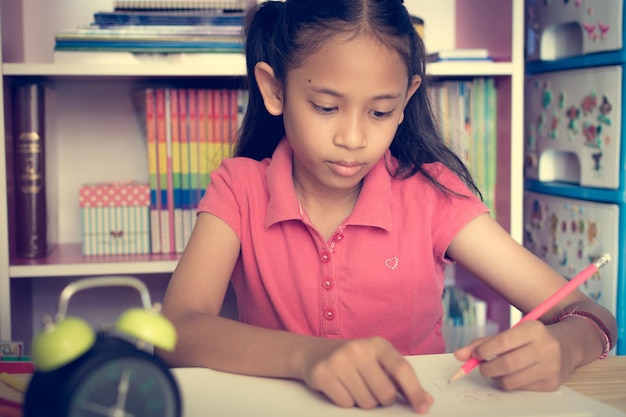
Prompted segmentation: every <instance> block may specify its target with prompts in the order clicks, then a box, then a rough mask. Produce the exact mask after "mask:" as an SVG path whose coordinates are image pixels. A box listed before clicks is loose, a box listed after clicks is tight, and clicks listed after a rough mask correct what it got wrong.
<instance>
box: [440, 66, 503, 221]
mask: <svg viewBox="0 0 626 417" xmlns="http://www.w3.org/2000/svg"><path fill="white" fill-rule="evenodd" d="M430 93H431V94H432V99H433V100H432V102H433V103H434V107H435V109H436V110H437V118H438V120H439V127H440V129H441V131H442V134H443V136H444V139H445V141H446V143H447V145H448V146H449V147H450V148H451V149H452V150H453V151H454V152H455V153H456V154H457V156H458V157H459V158H460V159H461V160H462V161H463V163H464V164H465V166H466V167H467V168H468V169H469V171H470V172H471V173H472V175H473V177H474V181H475V182H476V185H477V186H478V188H479V189H480V191H481V193H482V195H483V199H484V202H485V204H486V205H487V206H488V207H489V209H490V210H491V214H492V215H494V216H495V215H496V207H495V199H496V180H497V172H496V168H497V124H496V123H497V119H496V117H497V91H496V86H495V80H494V78H493V77H477V78H474V79H472V80H448V81H443V82H440V83H438V84H436V85H435V86H434V88H432V89H431V90H430Z"/></svg>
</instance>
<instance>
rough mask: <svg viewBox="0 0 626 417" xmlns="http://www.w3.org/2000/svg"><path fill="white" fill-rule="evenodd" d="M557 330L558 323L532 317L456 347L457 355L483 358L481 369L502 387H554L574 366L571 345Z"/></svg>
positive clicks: (528, 388)
mask: <svg viewBox="0 0 626 417" xmlns="http://www.w3.org/2000/svg"><path fill="white" fill-rule="evenodd" d="M558 331H559V329H558V326H554V325H552V326H546V325H545V324H543V323H542V322H540V321H538V320H529V321H526V322H523V323H520V324H519V325H518V326H515V327H513V328H511V329H508V330H506V331H504V332H502V333H500V334H497V335H495V336H490V337H484V338H480V339H476V340H474V341H472V343H470V344H469V345H467V346H465V347H462V348H459V349H457V350H456V351H455V352H454V356H455V357H456V358H457V359H458V360H460V361H466V360H468V359H469V358H470V357H475V358H477V359H480V360H481V361H482V362H481V363H480V365H479V369H480V373H481V374H482V375H483V376H484V377H486V378H491V379H493V381H494V382H495V383H496V385H497V386H498V387H499V388H501V389H503V390H506V391H510V390H516V389H523V390H529V391H553V390H556V389H557V388H558V387H559V386H560V385H561V383H563V381H565V380H566V379H567V377H568V376H569V375H570V374H571V372H572V371H573V370H574V366H573V365H572V361H571V358H570V357H569V354H568V349H566V348H565V347H564V346H563V345H562V343H561V342H560V340H559V338H558V337H557V336H556V332H558ZM474 372H476V370H474Z"/></svg>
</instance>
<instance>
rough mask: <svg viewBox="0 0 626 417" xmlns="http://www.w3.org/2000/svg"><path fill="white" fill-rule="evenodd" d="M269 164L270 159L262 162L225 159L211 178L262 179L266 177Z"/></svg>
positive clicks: (240, 158) (237, 158)
mask: <svg viewBox="0 0 626 417" xmlns="http://www.w3.org/2000/svg"><path fill="white" fill-rule="evenodd" d="M269 164H270V159H269V158H266V159H264V160H262V161H257V160H256V159H252V158H246V157H231V158H224V159H223V160H222V162H221V164H220V165H219V166H218V167H217V168H216V169H214V170H213V172H212V173H211V176H214V175H216V176H222V177H225V178H241V179H245V180H252V179H254V178H257V177H258V178H262V177H264V176H265V173H266V171H267V168H268V166H269Z"/></svg>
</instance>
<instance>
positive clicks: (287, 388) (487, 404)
mask: <svg viewBox="0 0 626 417" xmlns="http://www.w3.org/2000/svg"><path fill="white" fill-rule="evenodd" d="M407 359H408V360H409V362H411V364H412V365H413V367H414V369H415V370H416V372H417V375H418V377H419V379H420V381H421V383H422V385H423V386H424V387H425V388H426V390H427V391H428V392H429V393H430V394H431V395H432V396H433V397H434V399H435V403H434V404H433V406H432V408H431V410H430V412H429V413H428V416H434V417H436V416H463V417H474V416H476V417H502V416H507V417H548V416H550V417H626V414H624V413H622V412H621V411H619V410H617V409H615V408H613V407H609V406H608V405H605V404H603V403H601V402H598V401H595V400H593V399H591V398H588V397H585V396H583V395H581V394H578V393H577V392H575V391H573V390H571V389H569V388H567V387H561V388H560V389H559V390H557V391H554V392H528V391H514V392H503V391H500V390H498V389H497V388H495V387H494V386H493V385H492V383H491V381H490V380H488V379H485V378H483V377H481V376H480V373H479V372H478V370H474V371H473V372H472V373H470V374H469V375H467V376H465V377H464V378H462V379H460V380H458V381H455V382H453V383H451V384H448V378H449V377H450V376H451V375H452V374H454V372H456V371H457V370H458V368H459V367H460V365H461V363H459V362H458V361H457V360H456V359H455V358H454V357H453V356H452V354H441V355H425V356H409V357H407ZM172 371H173V374H174V376H175V378H176V379H177V381H178V383H179V386H180V390H181V395H182V397H183V415H184V417H205V416H209V415H211V416H220V417H235V416H237V417H239V416H240V417H251V416H254V417H264V416H267V417H283V416H284V417H309V416H311V417H313V416H315V417H319V416H324V417H375V416H415V415H416V414H415V413H414V412H413V411H412V410H411V409H410V408H409V406H408V405H407V404H406V403H405V402H403V400H401V399H400V400H399V401H398V402H397V403H396V404H394V405H392V406H390V407H381V408H377V409H374V410H361V409H358V408H347V409H345V408H340V407H337V406H335V405H333V404H331V403H330V402H329V401H328V400H327V399H326V398H325V397H324V396H323V395H321V394H319V393H316V392H313V391H311V390H310V389H308V388H307V387H306V386H305V385H304V384H302V383H300V382H297V381H290V380H281V379H271V378H259V377H251V376H243V375H235V374H228V373H223V372H218V371H214V370H210V369H204V368H178V369H173V370H172Z"/></svg>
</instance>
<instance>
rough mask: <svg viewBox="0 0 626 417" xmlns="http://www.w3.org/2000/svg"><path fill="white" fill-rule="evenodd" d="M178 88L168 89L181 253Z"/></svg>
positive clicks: (177, 249) (178, 250)
mask: <svg viewBox="0 0 626 417" xmlns="http://www.w3.org/2000/svg"><path fill="white" fill-rule="evenodd" d="M179 99H180V97H179V94H178V89H176V88H171V89H170V117H171V122H170V126H171V136H172V189H173V195H174V222H173V224H172V225H173V228H174V249H175V252H176V253H182V252H183V249H184V248H185V242H184V241H183V197H182V192H183V185H182V180H183V178H182V176H183V174H182V166H181V142H180V115H179V114H178V112H179V111H180V105H179V102H178V101H179Z"/></svg>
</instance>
